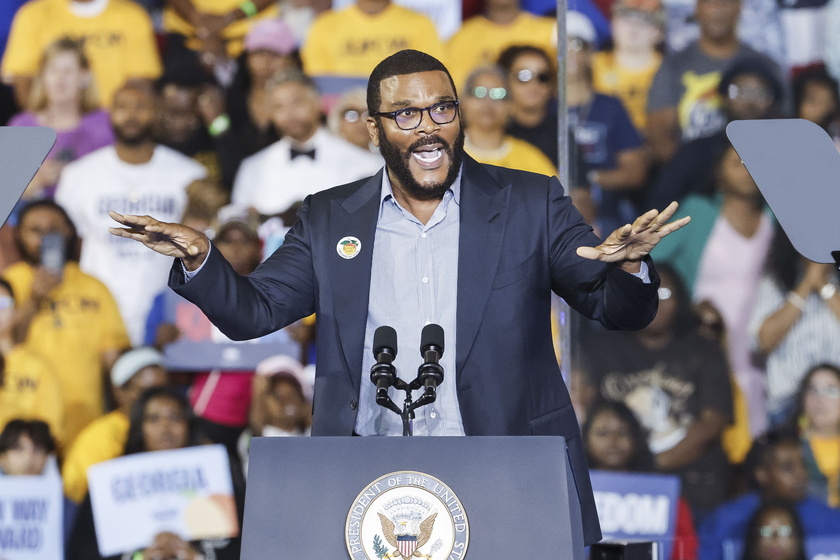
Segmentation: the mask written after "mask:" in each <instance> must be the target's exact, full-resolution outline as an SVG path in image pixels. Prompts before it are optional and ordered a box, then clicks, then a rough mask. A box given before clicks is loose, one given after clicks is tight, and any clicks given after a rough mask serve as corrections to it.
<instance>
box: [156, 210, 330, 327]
mask: <svg viewBox="0 0 840 560" xmlns="http://www.w3.org/2000/svg"><path fill="white" fill-rule="evenodd" d="M298 215H299V218H300V219H299V220H298V221H297V223H296V224H295V225H294V226H293V227H292V229H291V230H290V231H289V233H288V234H287V235H286V239H285V241H284V242H283V245H281V246H280V248H279V249H277V251H275V252H274V254H273V255H271V256H270V257H269V258H268V259H267V260H266V261H265V262H263V263H262V264H261V265H260V266H259V267H257V269H256V270H255V271H254V272H253V273H252V274H250V275H249V276H240V275H239V274H237V273H236V272H235V271H234V270H233V268H232V267H231V266H230V264H228V262H227V261H226V260H225V259H224V257H222V255H221V251H219V249H218V248H216V247H212V248H211V250H210V254H209V255H208V256H207V260H206V261H205V262H204V265H203V266H202V268H201V270H199V272H198V274H196V275H195V276H194V277H193V278H192V279H191V280H189V281H185V279H184V274H183V271H182V269H181V262H180V261H179V260H176V261H175V262H174V263H173V266H172V270H171V271H170V276H169V286H170V287H171V288H172V289H173V290H175V292H177V293H178V294H179V295H181V296H182V297H184V298H185V299H187V300H189V301H191V302H193V303H195V304H196V305H197V306H199V307H200V308H201V310H202V311H203V312H204V314H205V315H207V317H208V318H209V319H210V320H211V321H212V322H213V324H214V325H216V326H217V327H218V328H219V330H221V331H222V332H223V333H224V334H225V335H226V336H228V337H229V338H231V339H232V340H248V339H251V338H257V337H260V336H263V335H266V334H268V333H271V332H274V331H276V330H278V329H281V328H283V327H285V326H287V325H289V324H291V323H293V322H295V321H297V320H298V319H300V318H302V317H306V316H308V315H311V314H312V313H314V312H315V289H316V288H315V274H314V271H313V268H312V259H311V247H310V240H309V219H308V215H309V199H307V201H305V202H304V204H303V206H302V207H301V210H300V212H299V214H298Z"/></svg>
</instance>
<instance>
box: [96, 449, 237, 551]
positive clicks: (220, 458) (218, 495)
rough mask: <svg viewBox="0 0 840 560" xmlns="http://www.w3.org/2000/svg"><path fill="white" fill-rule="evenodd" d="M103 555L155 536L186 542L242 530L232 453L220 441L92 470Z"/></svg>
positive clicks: (140, 544)
mask: <svg viewBox="0 0 840 560" xmlns="http://www.w3.org/2000/svg"><path fill="white" fill-rule="evenodd" d="M88 484H89V485H90V498H91V505H92V506H93V519H94V522H95V524H96V540H97V543H98V545H99V552H100V553H101V554H102V556H113V555H116V554H120V553H123V552H126V551H133V550H138V549H142V548H145V547H147V546H149V544H151V542H152V540H153V539H154V537H155V535H157V534H158V533H161V532H164V531H165V532H171V533H175V534H177V535H179V536H180V537H182V538H183V539H184V540H188V541H191V540H200V539H207V538H220V539H224V538H229V537H235V536H237V535H238V534H239V523H238V517H237V513H236V502H235V501H234V497H233V483H232V481H231V475H230V464H229V462H228V458H227V452H226V451H225V449H224V447H223V446H221V445H201V446H198V447H187V448H184V449H175V450H172V451H152V452H149V453H138V454H136V455H127V456H125V457H120V458H118V459H113V460H111V461H106V462H104V463H99V464H97V465H94V466H92V467H90V468H89V469H88Z"/></svg>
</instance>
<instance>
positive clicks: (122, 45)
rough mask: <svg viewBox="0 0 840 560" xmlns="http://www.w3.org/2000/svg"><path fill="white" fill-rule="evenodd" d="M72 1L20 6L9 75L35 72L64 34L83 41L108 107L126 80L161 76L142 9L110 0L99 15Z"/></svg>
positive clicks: (6, 60)
mask: <svg viewBox="0 0 840 560" xmlns="http://www.w3.org/2000/svg"><path fill="white" fill-rule="evenodd" d="M68 5H69V0H31V1H30V2H27V3H26V4H24V5H23V6H22V7H21V8H20V10H18V12H17V14H16V15H15V18H14V20H13V21H12V28H11V30H10V32H9V42H8V46H7V47H6V54H5V55H4V56H3V63H2V74H3V77H4V78H7V79H8V78H12V77H15V76H24V77H26V76H28V77H33V76H35V75H36V74H37V73H38V65H39V64H40V59H41V53H42V52H43V51H44V49H45V48H46V47H47V45H49V44H50V43H52V42H54V41H56V40H57V39H60V38H62V37H64V36H70V37H74V38H76V39H82V40H84V42H85V52H86V53H87V55H88V58H89V59H90V64H91V68H92V70H93V76H94V79H95V80H96V85H97V87H98V88H99V94H100V96H101V99H102V103H103V104H104V105H105V106H106V107H107V106H109V105H110V103H111V98H112V97H113V94H114V91H116V90H117V88H119V87H120V86H121V85H122V84H123V83H125V81H126V80H127V79H129V78H157V77H158V76H159V75H160V73H161V66H160V59H159V57H158V52H157V46H156V45H155V38H154V33H153V29H152V21H151V19H150V18H149V16H148V14H147V13H146V12H145V10H143V8H141V7H140V6H138V5H137V4H135V3H134V2H131V1H130V0H108V5H107V6H106V8H105V10H104V11H103V12H102V13H101V14H99V15H98V16H94V17H79V16H76V15H74V14H73V13H72V12H71V11H70V9H69V7H68Z"/></svg>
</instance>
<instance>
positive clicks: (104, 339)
mask: <svg viewBox="0 0 840 560" xmlns="http://www.w3.org/2000/svg"><path fill="white" fill-rule="evenodd" d="M48 233H57V234H59V235H61V236H62V237H63V238H64V240H65V243H66V245H65V250H64V257H65V259H64V260H65V264H64V267H63V268H62V269H61V270H60V271H57V270H56V269H53V270H49V269H48V268H47V267H45V266H43V264H42V262H41V246H42V240H43V238H44V236H45V235H46V234H48ZM15 241H16V243H17V245H18V249H19V251H20V253H21V255H22V257H23V261H21V262H18V263H15V264H13V265H11V266H10V267H8V268H7V269H6V271H5V272H4V277H5V278H6V280H7V281H8V282H9V284H11V286H12V290H13V292H14V294H15V298H16V304H17V305H16V307H15V311H14V316H13V319H12V320H13V325H12V328H13V332H14V334H15V336H16V337H17V338H18V340H23V341H25V343H26V346H27V348H28V349H29V350H32V351H33V352H37V353H38V354H40V355H41V356H42V357H43V358H44V360H45V361H46V362H47V363H48V364H49V365H50V366H51V368H52V370H53V372H54V373H55V375H56V376H57V377H58V379H59V382H60V384H61V388H62V401H63V405H64V418H65V421H64V429H63V430H62V432H63V433H62V440H63V443H65V444H68V445H69V443H70V442H71V441H72V440H73V439H74V438H75V436H76V435H77V434H78V433H79V432H80V431H81V430H82V428H84V427H85V426H86V425H87V424H89V423H90V422H92V421H93V420H95V419H96V418H98V417H99V416H101V415H102V412H103V410H102V408H103V383H102V376H103V372H104V371H107V370H108V369H109V368H110V366H111V364H112V363H113V361H114V359H115V358H116V357H117V355H118V354H119V352H120V351H121V350H122V349H123V348H127V347H128V346H130V343H129V339H128V335H127V334H126V330H125V326H124V325H123V322H122V318H121V317H120V314H119V310H118V309H117V304H116V303H115V301H114V298H113V297H112V296H111V293H110V292H109V291H108V289H107V288H106V287H105V285H104V284H102V282H100V281H99V280H96V279H95V278H93V277H92V276H90V275H88V274H85V273H83V272H82V271H81V270H80V269H79V264H78V262H76V260H74V255H73V252H74V251H73V249H74V247H75V245H76V243H77V237H76V229H75V227H74V226H73V223H72V222H71V221H70V218H69V217H68V216H67V214H66V212H65V211H64V209H63V208H61V207H60V206H59V205H57V204H56V203H54V202H52V201H49V200H39V201H36V202H32V203H30V204H29V205H28V206H26V207H24V208H23V210H21V212H20V217H19V220H18V225H17V228H16V229H15Z"/></svg>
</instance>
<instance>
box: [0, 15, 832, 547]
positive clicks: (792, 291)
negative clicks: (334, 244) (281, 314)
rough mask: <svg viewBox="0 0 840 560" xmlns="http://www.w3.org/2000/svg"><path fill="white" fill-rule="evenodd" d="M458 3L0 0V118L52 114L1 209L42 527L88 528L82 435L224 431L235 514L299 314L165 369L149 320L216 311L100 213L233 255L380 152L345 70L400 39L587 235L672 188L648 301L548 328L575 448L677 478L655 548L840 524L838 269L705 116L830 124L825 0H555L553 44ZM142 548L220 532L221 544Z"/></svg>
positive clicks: (152, 441) (301, 385)
mask: <svg viewBox="0 0 840 560" xmlns="http://www.w3.org/2000/svg"><path fill="white" fill-rule="evenodd" d="M461 4H462V5H461V6H460V8H461V9H460V10H459V13H460V17H461V19H462V20H463V21H457V22H456V23H457V25H454V26H453V25H452V21H451V17H450V18H449V19H448V20H447V19H446V17H444V16H451V14H450V13H449V12H446V13H443V12H441V13H437V12H434V11H429V12H427V13H423V9H424V5H423V3H421V2H411V1H410V0H405V1H399V0H395V1H391V0H334V1H333V2H330V1H329V0H279V1H278V0H245V1H244V2H242V1H240V0H142V1H141V0H8V1H5V2H3V5H2V6H0V56H2V63H0V76H1V77H2V81H3V83H2V84H0V124H8V125H10V126H47V127H50V128H52V129H54V130H55V131H56V134H57V140H56V144H55V146H54V147H53V148H52V150H51V151H50V153H49V155H48V157H47V159H46V161H45V162H44V165H43V166H42V167H41V168H40V170H39V171H38V173H37V174H36V175H35V177H34V179H33V180H32V181H31V182H30V184H29V186H28V187H27V189H26V191H25V192H24V194H23V197H22V199H21V201H20V203H19V204H18V206H17V207H16V208H15V209H14V211H13V212H12V216H11V217H10V218H9V220H8V221H7V223H6V225H4V226H3V228H2V229H0V271H2V272H0V357H2V372H0V429H2V434H0V473H2V474H6V475H16V474H39V473H40V472H41V471H42V470H43V469H44V465H45V464H46V457H47V456H48V455H50V454H54V455H55V456H56V457H57V460H58V463H59V465H60V471H61V474H62V477H63V483H64V489H65V494H66V500H67V507H68V510H70V511H71V512H75V513H76V515H75V516H72V515H71V516H68V521H67V526H68V537H67V539H68V540H67V542H68V543H69V546H68V557H70V558H96V557H99V556H98V552H97V550H96V546H95V540H96V535H95V528H94V521H93V517H92V514H91V504H90V499H89V496H88V483H87V477H86V470H87V468H88V467H90V466H91V465H94V464H97V463H100V462H103V461H107V460H109V459H113V458H116V457H119V456H122V455H125V454H131V453H139V452H145V451H155V450H162V449H177V448H183V447H187V446H191V445H201V444H205V443H211V442H213V443H221V444H223V445H225V447H226V448H227V450H228V452H229V455H230V458H231V472H232V478H233V481H234V488H235V493H236V497H237V502H238V504H239V506H240V516H239V519H240V521H241V501H242V497H243V496H244V493H243V489H244V484H245V477H246V475H247V462H248V446H249V440H250V438H251V437H253V436H261V435H262V436H303V435H307V434H308V431H309V427H310V425H311V415H312V411H311V404H310V403H311V398H312V391H313V386H312V383H313V378H314V374H313V368H314V367H316V364H314V353H313V347H314V345H315V344H317V341H315V340H314V337H313V334H312V333H313V324H314V322H315V321H317V317H314V316H313V317H310V318H307V319H304V320H302V321H299V322H298V323H296V324H294V325H292V326H290V327H288V328H286V329H284V330H282V331H279V332H277V333H274V334H271V335H268V336H266V337H264V340H261V341H260V342H265V343H272V342H278V343H283V344H286V345H292V347H294V348H297V349H298V351H297V352H296V355H295V356H275V357H273V358H269V359H268V360H265V361H264V362H263V363H261V364H260V366H259V367H257V368H256V370H248V371H228V370H224V369H222V368H219V369H214V370H211V371H191V372H188V373H187V374H184V372H182V371H177V372H176V371H167V370H166V368H165V362H164V357H163V354H162V352H163V350H164V348H165V347H166V346H167V345H169V344H171V343H173V342H175V341H178V340H191V341H210V342H229V341H227V339H226V338H225V337H224V335H223V334H221V332H219V331H218V329H216V328H215V327H214V326H213V325H212V323H210V321H209V320H208V319H207V318H206V317H204V315H203V314H202V313H201V312H200V311H199V310H198V308H197V307H195V306H194V305H192V304H191V303H189V302H187V301H186V300H184V299H182V298H180V297H179V296H178V295H176V294H175V293H173V292H172V291H171V290H169V289H168V288H167V280H168V276H169V269H170V267H171V266H172V262H171V259H167V258H165V257H162V256H161V255H158V254H155V253H154V252H152V251H148V250H147V249H145V248H144V247H142V246H141V245H139V244H137V243H134V242H133V241H131V240H127V239H124V238H120V237H115V236H112V235H110V234H109V233H108V227H109V226H113V225H115V224H114V222H113V220H112V219H111V217H110V215H109V212H111V211H114V212H117V213H119V214H135V215H144V214H148V215H151V216H154V217H155V218H157V219H160V220H162V221H166V222H181V223H184V224H186V225H189V226H191V227H193V228H195V229H197V230H200V231H203V232H206V233H207V234H208V236H209V237H210V238H211V239H213V243H214V246H215V247H216V248H218V249H219V250H220V251H221V253H222V255H223V256H224V257H225V259H227V260H228V261H229V262H230V263H231V265H232V267H233V268H234V269H235V270H236V271H237V272H238V273H240V274H248V273H250V272H252V271H253V270H254V269H255V268H256V267H257V266H258V265H259V263H260V262H261V261H262V260H264V259H265V258H267V257H268V256H269V255H270V254H271V253H272V252H273V251H274V250H275V249H276V248H277V247H278V246H280V245H281V244H282V243H283V238H284V235H285V233H286V232H287V231H288V229H289V228H290V227H291V225H292V224H293V223H294V221H295V219H296V218H295V216H296V212H297V210H298V208H299V207H300V203H301V202H302V201H303V199H304V198H305V197H306V196H307V195H309V194H312V193H315V192H317V191H321V190H323V189H326V188H329V187H331V186H335V185H340V184H343V183H348V182H351V181H354V180H356V179H360V178H363V177H366V176H369V175H372V174H374V173H375V172H376V171H377V170H378V169H380V168H381V167H382V165H383V160H382V157H381V156H380V155H379V152H378V149H377V148H376V147H374V146H373V144H372V143H371V137H370V135H369V132H368V131H369V126H368V118H369V114H368V110H369V108H368V106H367V104H366V97H365V90H364V86H365V85H366V81H367V76H368V75H369V74H370V72H371V70H372V69H373V68H374V66H375V65H376V64H377V63H378V62H379V61H380V60H382V59H383V58H384V57H386V56H388V55H390V54H393V53H394V52H396V51H398V50H402V49H407V48H410V49H417V50H421V51H423V52H426V53H429V54H431V55H433V56H435V57H437V58H439V59H440V60H441V61H443V62H444V63H445V64H446V65H447V67H448V68H449V69H450V71H451V74H452V77H453V80H454V82H455V86H456V87H457V90H458V93H459V105H458V106H457V111H458V113H459V115H460V118H461V119H462V122H463V125H464V128H465V141H464V148H465V151H466V153H467V154H468V155H469V156H471V157H472V158H473V159H475V160H477V161H479V162H481V163H486V164H491V165H497V166H502V167H510V168H515V169H521V170H526V171H532V172H536V173H542V174H547V175H558V176H560V177H563V178H564V179H566V180H567V184H566V185H565V187H566V193H567V194H568V195H569V196H570V197H571V198H572V200H573V201H574V203H575V205H576V207H577V208H578V210H579V211H580V212H581V214H582V215H583V216H584V218H585V219H586V220H587V222H588V223H589V224H590V225H591V226H592V227H593V228H594V229H595V231H596V232H598V233H602V234H608V233H609V232H611V231H613V230H614V229H616V228H617V227H620V226H621V225H622V224H625V223H627V222H628V221H632V219H633V218H634V217H635V216H638V215H640V214H641V213H643V212H644V211H646V210H648V209H650V208H657V209H662V208H664V207H665V206H666V205H667V204H668V203H670V202H671V201H672V200H676V201H679V202H680V209H679V211H678V214H677V217H680V216H691V218H692V222H691V225H690V226H689V227H688V228H687V229H686V230H685V231H681V232H677V233H675V234H674V235H671V236H669V237H668V238H666V239H663V241H662V243H661V244H660V245H659V246H657V247H656V248H655V250H654V251H653V252H652V257H653V259H654V261H655V263H656V267H657V270H658V273H659V275H660V277H661V281H662V283H661V287H660V289H659V299H660V305H659V314H658V315H657V317H656V319H655V320H654V321H653V322H652V323H651V324H650V325H649V326H648V327H647V328H645V329H643V330H641V331H638V332H620V333H616V332H607V331H605V330H603V329H602V328H601V327H599V326H596V325H594V324H592V323H588V322H585V321H583V320H582V321H581V322H580V324H579V328H577V329H576V331H575V333H574V334H575V336H576V337H577V338H578V339H579V341H580V344H579V345H577V346H576V352H575V354H574V356H573V366H574V367H573V370H574V371H573V372H572V384H571V389H572V394H573V399H574V401H575V405H576V411H577V414H578V419H579V421H580V422H581V424H582V425H583V435H584V440H585V445H586V447H587V452H588V454H589V462H590V467H591V468H597V469H602V470H610V471H630V472H659V473H670V474H674V475H677V476H679V478H680V480H681V489H682V490H681V493H682V498H681V502H680V505H679V516H678V524H677V534H676V537H675V546H674V547H673V555H672V557H673V558H674V560H691V559H695V558H699V559H701V560H706V559H712V558H723V548H722V547H721V543H722V542H724V541H725V540H727V539H740V540H742V541H743V542H744V548H743V550H744V552H743V554H744V556H743V558H744V559H745V560H759V559H760V560H767V559H769V558H776V559H780V560H782V559H790V560H799V559H802V558H805V553H804V546H805V542H806V539H807V538H809V537H815V536H837V537H840V509H838V508H840V290H838V288H839V287H840V286H838V285H839V284H840V277H838V273H837V271H836V270H835V269H834V267H832V266H831V265H823V264H817V263H814V262H811V261H808V260H805V259H804V258H802V257H801V256H799V255H798V254H797V253H796V251H795V250H794V249H793V246H792V244H791V242H790V240H789V239H788V238H787V236H786V235H785V232H784V231H783V230H782V229H781V228H780V227H779V225H778V223H777V222H776V220H775V218H774V216H773V214H772V212H771V211H770V210H769V208H768V207H767V205H766V204H765V202H764V200H763V198H762V196H761V193H760V192H759V190H758V188H757V187H756V185H755V183H754V181H753V180H752V178H751V177H750V175H749V173H748V172H747V171H746V168H745V167H744V165H743V164H742V163H741V161H740V158H739V157H738V154H737V153H736V152H735V151H734V149H733V148H732V147H731V145H730V144H729V142H728V140H727V137H726V135H725V133H724V127H725V126H726V124H727V123H729V122H731V121H733V120H740V119H772V118H780V117H799V118H802V119H806V120H809V121H811V122H814V123H816V124H817V125H819V126H820V127H822V128H823V129H824V130H825V131H826V132H827V133H828V134H829V135H830V136H831V137H832V139H833V140H834V141H835V143H836V144H837V146H838V149H840V88H838V82H837V80H838V79H840V33H837V31H836V30H837V29H840V0H816V1H813V0H811V1H808V2H805V1H802V2H784V3H777V2H771V1H762V0H696V1H695V2H681V1H677V0H572V1H570V2H569V10H570V11H568V12H567V13H566V14H565V21H566V29H565V37H566V44H565V45H559V46H558V44H557V37H558V33H557V19H556V18H555V17H553V16H554V12H553V10H554V8H555V6H554V3H553V2H549V1H542V2H540V1H537V0H522V1H520V0H463V2H462V3H461ZM429 10H434V8H429ZM832 25H833V27H832ZM558 47H559V48H561V49H562V52H561V53H559V54H558ZM559 59H562V60H563V61H564V64H563V65H562V66H560V67H562V68H563V69H564V71H565V75H563V76H558V60H559ZM558 87H560V88H564V90H563V91H558ZM558 99H563V100H564V102H565V106H566V108H567V113H566V115H565V116H566V117H567V118H566V119H564V121H567V122H568V130H559V128H558V122H559V120H560V119H558V116H559V115H558V106H559V105H558ZM561 139H563V141H562V142H561V141H560V140H561ZM561 145H562V146H566V147H567V148H568V149H567V150H566V153H563V154H560V146H561ZM792 187H795V186H792ZM48 250H52V251H54V252H55V251H56V250H57V252H58V255H57V261H58V263H59V264H58V266H56V265H55V263H56V255H55V254H54V255H52V258H51V259H49V260H48V259H47V258H46V253H47V251H48ZM605 349H606V350H605ZM153 408H154V409H160V410H159V411H158V413H155V414H151V413H150V412H149V410H151V409H153ZM155 415H157V416H161V415H164V416H166V415H168V417H169V418H170V419H171V420H172V421H171V422H169V423H168V424H167V425H166V426H163V427H161V426H158V428H157V430H155V429H153V428H152V427H148V426H147V424H148V423H149V422H151V421H150V420H149V418H151V417H153V416H155ZM4 427H5V428H4ZM71 518H74V519H71ZM149 550H150V551H153V552H154V553H156V554H157V553H160V551H161V550H163V551H166V553H171V554H173V555H176V554H180V555H178V557H179V558H180V557H196V556H197V555H199V554H204V555H205V556H206V557H208V558H209V557H211V556H212V557H218V558H237V557H238V542H237V541H236V540H235V539H234V540H233V541H231V542H217V541H212V542H211V541H206V542H204V541H202V542H199V543H192V544H190V543H184V542H183V541H182V540H179V539H178V538H176V537H174V536H173V535H171V534H163V535H161V536H160V538H159V539H156V540H155V542H154V543H149ZM184 550H187V551H189V554H186V553H183V551H184ZM779 550H783V551H784V552H783V554H781V555H778V554H779V553H778V551H779ZM178 551H181V552H178ZM774 554H776V555H774Z"/></svg>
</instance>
